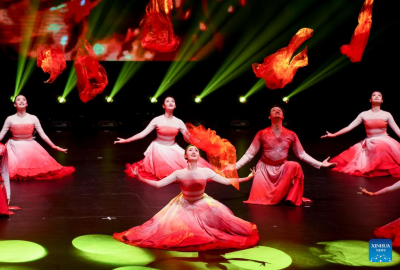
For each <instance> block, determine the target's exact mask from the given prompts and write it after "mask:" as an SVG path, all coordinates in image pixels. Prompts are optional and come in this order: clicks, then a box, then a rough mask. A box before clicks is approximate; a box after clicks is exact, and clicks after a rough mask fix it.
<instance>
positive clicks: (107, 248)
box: [72, 234, 155, 266]
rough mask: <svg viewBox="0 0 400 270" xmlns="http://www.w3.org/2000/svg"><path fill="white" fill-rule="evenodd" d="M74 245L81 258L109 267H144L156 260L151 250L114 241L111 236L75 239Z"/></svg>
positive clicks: (97, 235)
mask: <svg viewBox="0 0 400 270" xmlns="http://www.w3.org/2000/svg"><path fill="white" fill-rule="evenodd" d="M72 245H73V246H74V247H75V248H77V249H78V250H79V251H81V252H80V253H79V255H80V256H82V257H84V258H86V259H88V260H91V261H96V262H98V263H104V264H107V265H121V266H124V265H138V266H143V265H147V264H149V263H150V262H152V261H153V260H154V258H155V256H154V254H152V252H151V251H150V250H147V249H143V248H138V247H133V246H129V245H127V244H124V243H121V242H118V241H117V240H114V239H113V238H112V236H111V235H101V234H90V235H83V236H79V237H77V238H75V239H74V240H73V241H72Z"/></svg>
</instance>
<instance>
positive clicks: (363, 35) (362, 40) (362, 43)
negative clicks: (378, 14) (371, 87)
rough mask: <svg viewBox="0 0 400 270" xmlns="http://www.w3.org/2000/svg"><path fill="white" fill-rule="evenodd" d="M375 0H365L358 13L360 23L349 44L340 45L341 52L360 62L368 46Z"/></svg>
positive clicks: (351, 59) (353, 60) (352, 60)
mask: <svg viewBox="0 0 400 270" xmlns="http://www.w3.org/2000/svg"><path fill="white" fill-rule="evenodd" d="M373 3H374V0H365V2H364V5H363V6H362V8H361V11H360V14H359V15H358V25H357V27H356V30H355V31H354V33H353V36H352V37H351V41H350V44H349V45H343V46H341V47H340V52H341V53H342V54H344V55H346V56H347V57H349V58H350V61H351V62H353V63H355V62H360V61H361V58H362V55H363V53H364V50H365V47H366V46H367V42H368V37H369V33H370V31H371V24H372V5H373Z"/></svg>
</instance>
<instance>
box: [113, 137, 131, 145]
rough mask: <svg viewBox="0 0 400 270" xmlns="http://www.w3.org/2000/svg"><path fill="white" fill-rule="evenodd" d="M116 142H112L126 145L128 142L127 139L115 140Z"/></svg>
mask: <svg viewBox="0 0 400 270" xmlns="http://www.w3.org/2000/svg"><path fill="white" fill-rule="evenodd" d="M117 140H118V141H114V144H116V143H128V142H129V141H128V140H127V139H122V138H117Z"/></svg>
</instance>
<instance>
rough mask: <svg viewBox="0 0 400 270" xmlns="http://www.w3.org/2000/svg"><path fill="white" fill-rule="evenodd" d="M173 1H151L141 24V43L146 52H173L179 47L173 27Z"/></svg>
mask: <svg viewBox="0 0 400 270" xmlns="http://www.w3.org/2000/svg"><path fill="white" fill-rule="evenodd" d="M172 8H173V4H172V0H150V1H149V3H148V4H147V6H146V15H145V17H144V19H143V20H142V22H141V26H142V37H141V43H142V47H143V49H144V50H151V51H156V52H172V51H174V50H175V49H176V48H177V47H178V45H179V37H177V36H175V33H174V28H173V25H172V15H171V11H172Z"/></svg>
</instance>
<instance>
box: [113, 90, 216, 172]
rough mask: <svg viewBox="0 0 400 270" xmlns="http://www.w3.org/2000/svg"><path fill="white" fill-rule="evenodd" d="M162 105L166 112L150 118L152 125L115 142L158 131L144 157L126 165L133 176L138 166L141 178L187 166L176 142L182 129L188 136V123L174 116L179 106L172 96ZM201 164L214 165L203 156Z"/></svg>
mask: <svg viewBox="0 0 400 270" xmlns="http://www.w3.org/2000/svg"><path fill="white" fill-rule="evenodd" d="M163 108H164V110H165V113H164V114H163V115H160V116H158V117H156V118H154V119H153V120H151V122H150V124H149V125H148V126H147V127H146V128H145V129H144V130H143V131H142V132H140V133H138V134H136V135H134V136H132V137H130V138H128V139H122V138H117V139H118V141H115V142H114V143H128V142H133V141H136V140H139V139H142V138H144V137H145V136H147V135H148V134H149V133H150V132H152V131H153V130H154V129H155V130H156V131H157V139H156V140H154V141H153V142H152V143H151V144H150V146H149V147H148V148H147V150H146V152H144V155H145V157H144V159H143V160H141V161H138V162H136V163H133V164H132V165H130V164H126V170H125V173H126V174H127V175H129V176H131V177H134V175H133V174H132V169H133V168H135V167H139V170H138V171H139V174H140V175H141V176H142V177H144V178H146V179H151V180H160V179H163V178H164V177H167V176H168V175H170V174H171V173H173V172H174V171H176V170H180V169H183V168H186V166H187V163H186V160H185V159H184V153H185V150H184V149H183V148H181V147H180V146H179V145H178V144H177V143H176V142H175V137H176V135H178V132H179V131H180V132H181V133H182V134H183V135H184V136H185V133H186V132H187V130H186V126H185V124H184V123H183V121H182V120H180V119H178V118H176V117H175V116H174V115H173V112H174V110H175V108H176V104H175V99H174V98H173V97H166V98H165V100H164V104H163ZM199 167H207V168H211V165H210V164H209V163H208V162H207V161H205V160H204V159H203V158H200V160H199ZM131 168H132V169H131Z"/></svg>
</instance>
